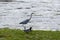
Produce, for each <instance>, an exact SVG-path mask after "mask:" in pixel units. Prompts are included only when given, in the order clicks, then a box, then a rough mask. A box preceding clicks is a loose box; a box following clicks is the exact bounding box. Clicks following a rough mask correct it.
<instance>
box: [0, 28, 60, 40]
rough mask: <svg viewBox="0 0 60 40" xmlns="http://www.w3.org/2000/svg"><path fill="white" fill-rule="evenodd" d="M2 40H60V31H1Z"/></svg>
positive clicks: (0, 39) (6, 29)
mask: <svg viewBox="0 0 60 40" xmlns="http://www.w3.org/2000/svg"><path fill="white" fill-rule="evenodd" d="M0 40H60V32H59V31H42V30H34V31H32V32H30V33H28V34H27V33H25V32H24V31H22V30H19V29H8V28H4V29H0Z"/></svg>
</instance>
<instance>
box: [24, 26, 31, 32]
mask: <svg viewBox="0 0 60 40" xmlns="http://www.w3.org/2000/svg"><path fill="white" fill-rule="evenodd" d="M30 31H32V27H30V28H29V29H26V30H24V32H26V33H29V32H30Z"/></svg>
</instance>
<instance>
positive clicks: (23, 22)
mask: <svg viewBox="0 0 60 40" xmlns="http://www.w3.org/2000/svg"><path fill="white" fill-rule="evenodd" d="M32 14H34V13H31V15H30V18H29V19H26V20H24V21H22V22H20V23H19V24H23V25H25V24H27V23H28V22H29V21H30V20H31V18H32ZM31 29H32V27H30V28H29V29H26V27H25V26H24V31H25V32H26V30H27V31H31Z"/></svg>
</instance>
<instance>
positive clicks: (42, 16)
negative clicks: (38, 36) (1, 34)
mask: <svg viewBox="0 0 60 40" xmlns="http://www.w3.org/2000/svg"><path fill="white" fill-rule="evenodd" d="M31 13H34V15H33V16H32V19H31V20H30V22H29V23H28V24H26V25H25V26H26V27H27V28H29V27H32V28H33V30H53V31H55V30H60V1H59V0H38V1H37V0H20V1H17V2H0V28H4V27H8V28H11V29H23V26H22V25H21V24H19V23H20V22H22V21H23V20H26V19H29V18H30V14H31Z"/></svg>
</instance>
